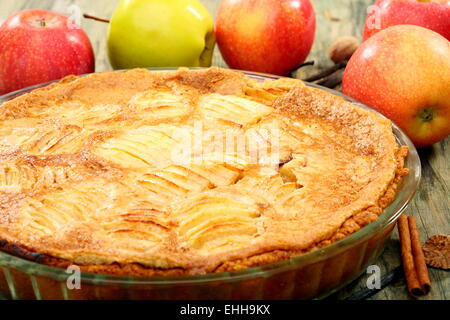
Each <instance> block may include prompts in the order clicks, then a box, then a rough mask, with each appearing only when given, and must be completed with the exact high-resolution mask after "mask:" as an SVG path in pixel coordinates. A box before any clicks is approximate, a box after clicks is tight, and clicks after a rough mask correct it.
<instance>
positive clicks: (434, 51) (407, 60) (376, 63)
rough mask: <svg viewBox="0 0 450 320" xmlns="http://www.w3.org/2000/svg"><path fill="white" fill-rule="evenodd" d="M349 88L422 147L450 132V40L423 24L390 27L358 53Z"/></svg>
mask: <svg viewBox="0 0 450 320" xmlns="http://www.w3.org/2000/svg"><path fill="white" fill-rule="evenodd" d="M343 91H344V93H345V94H347V95H349V96H351V97H353V98H355V99H357V100H360V101H361V102H363V103H365V104H367V105H369V106H372V107H373V108H375V109H377V110H379V111H380V112H382V113H383V114H384V115H386V116H387V117H388V118H390V119H391V120H392V121H394V122H395V123H396V124H397V125H398V126H399V127H400V128H402V129H403V130H404V131H405V132H406V133H407V134H408V136H409V137H410V138H411V140H412V141H413V142H414V143H415V145H416V146H417V147H424V146H429V145H432V144H434V143H436V142H438V141H440V140H442V139H444V138H445V137H446V136H448V135H449V134H450V42H449V41H448V40H447V39H445V38H444V37H443V36H441V35H440V34H438V33H436V32H434V31H431V30H429V29H425V28H422V27H418V26H412V25H399V26H393V27H389V28H387V29H385V30H383V31H381V32H379V33H377V34H376V35H374V36H373V37H371V38H370V39H368V40H367V41H365V42H364V43H363V44H362V45H361V46H360V47H359V48H358V50H357V51H356V52H355V53H354V54H353V56H352V58H351V59H350V61H349V63H348V66H347V68H346V70H345V73H344V78H343Z"/></svg>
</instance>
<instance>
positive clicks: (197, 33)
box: [0, 0, 450, 147]
mask: <svg viewBox="0 0 450 320" xmlns="http://www.w3.org/2000/svg"><path fill="white" fill-rule="evenodd" d="M371 8H372V10H371V11H370V13H369V15H368V16H367V21H366V24H365V29H364V37H363V40H365V41H364V42H363V43H362V45H361V46H359V42H358V40H356V39H355V38H352V37H343V38H340V39H337V41H336V42H335V43H334V44H333V45H332V46H331V48H330V50H329V55H330V58H331V59H332V60H333V61H334V62H335V63H336V64H335V65H334V66H333V67H331V68H329V69H326V70H323V71H322V72H320V73H319V74H317V75H314V76H312V77H309V78H307V79H304V80H306V81H315V82H317V83H319V84H321V85H324V86H328V87H332V88H334V87H336V86H337V85H338V84H340V83H341V82H342V84H343V91H344V93H345V94H347V95H349V96H352V97H354V98H356V99H358V100H360V101H361V102H363V103H365V104H367V105H369V106H371V107H373V108H375V109H377V110H379V111H380V112H382V113H383V114H385V115H386V116H387V117H389V118H390V119H391V120H393V121H394V122H396V123H397V124H398V125H399V126H400V127H401V128H402V129H403V130H404V131H405V132H406V133H407V134H408V135H409V136H410V138H411V139H412V140H413V142H414V143H415V144H416V146H417V147H424V146H428V145H431V144H433V143H436V142H438V141H440V140H442V139H444V138H445V137H446V136H447V135H449V134H450V42H449V39H450V1H449V0H376V1H375V3H374V6H372V7H371ZM147 12H158V13H159V14H157V15H152V17H153V19H148V15H147V14H146V13H147ZM85 17H87V18H93V19H96V20H99V21H103V22H109V31H108V35H107V39H108V55H109V59H110V63H111V66H112V67H113V68H114V69H127V68H134V67H178V66H190V67H198V66H202V67H207V66H210V65H211V62H212V53H213V50H214V46H215V39H217V43H218V46H219V49H220V51H221V53H222V56H223V58H224V60H225V61H226V62H227V64H228V65H229V67H231V68H234V69H241V70H249V71H257V72H266V73H273V74H278V75H281V76H288V75H290V74H291V71H293V70H296V69H297V68H299V67H301V66H303V65H306V64H311V63H313V62H307V63H304V62H305V59H306V58H307V56H308V54H309V52H310V50H311V47H312V45H313V42H314V36H315V31H316V19H315V13H314V10H313V6H312V5H311V2H310V0H222V3H221V5H220V8H219V11H218V14H217V17H216V23H215V26H214V23H213V19H212V17H211V15H210V14H209V13H208V11H207V10H206V9H205V7H204V6H203V5H202V4H201V3H200V1H199V0H120V1H119V4H118V6H117V8H116V10H115V12H114V14H113V16H112V18H111V20H108V19H100V18H95V17H92V16H89V15H85ZM399 25H402V26H399ZM405 25H408V26H405ZM412 25H414V26H412ZM94 69H95V67H94V53H93V50H92V47H91V44H90V42H89V39H88V37H87V35H86V34H85V33H84V32H83V30H82V29H81V28H80V27H79V26H78V25H76V24H75V23H74V22H73V21H71V20H70V19H68V18H67V17H64V16H62V15H59V14H56V13H53V12H48V11H43V10H29V11H24V12H19V13H17V14H15V15H13V16H12V17H10V18H9V19H7V20H6V21H5V22H4V23H3V24H2V25H1V26H0V94H4V93H7V92H11V91H14V90H17V89H21V88H23V87H27V86H30V85H34V84H38V83H42V82H47V81H51V80H55V79H60V78H62V77H64V76H67V75H70V74H75V75H78V74H84V73H90V72H94Z"/></svg>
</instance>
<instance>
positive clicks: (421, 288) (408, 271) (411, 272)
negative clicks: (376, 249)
mask: <svg viewBox="0 0 450 320" xmlns="http://www.w3.org/2000/svg"><path fill="white" fill-rule="evenodd" d="M398 231H399V234H400V245H401V252H402V263H403V270H404V273H405V278H406V283H407V286H408V291H409V292H410V294H411V295H413V296H414V297H420V296H423V295H426V294H428V293H429V292H430V290H431V281H430V278H429V276H428V269H427V266H426V264H425V258H424V255H423V251H422V247H421V245H420V239H419V232H418V229H417V225H416V221H415V219H414V218H413V217H411V216H409V217H408V216H405V215H402V216H400V218H399V220H398Z"/></svg>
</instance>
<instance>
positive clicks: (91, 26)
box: [0, 0, 450, 300]
mask: <svg viewBox="0 0 450 320" xmlns="http://www.w3.org/2000/svg"><path fill="white" fill-rule="evenodd" d="M202 2H203V3H204V4H205V6H206V7H207V8H208V10H209V11H210V12H211V13H212V14H213V15H215V14H216V12H217V8H218V6H219V3H220V0H202ZM116 3H117V0H2V1H0V21H1V20H4V19H6V18H7V17H8V16H9V15H11V14H13V13H15V12H17V11H20V10H24V9H30V8H39V9H47V10H52V11H56V12H59V13H62V14H66V15H71V14H72V13H73V12H74V10H76V9H77V8H80V10H81V12H83V13H89V14H92V15H96V16H99V17H104V18H109V17H111V15H112V13H113V11H114V8H115V5H116ZM312 3H313V5H314V8H315V11H316V16H317V34H316V40H315V43H314V47H313V50H312V52H311V54H310V56H309V58H308V60H315V61H316V65H315V66H314V67H306V68H304V69H302V71H301V72H300V73H299V74H298V75H297V76H298V77H303V76H305V75H308V74H311V73H313V72H317V69H320V68H324V67H326V66H328V65H331V64H332V62H331V61H330V60H329V59H328V57H327V49H328V47H329V45H330V44H331V43H332V41H334V40H335V39H336V38H338V37H339V36H346V35H354V36H356V37H358V38H360V37H361V33H362V26H363V24H364V19H365V16H366V11H367V7H368V6H369V5H370V4H372V3H373V0H312ZM73 5H75V6H76V7H73ZM82 27H83V29H84V30H85V31H86V32H87V34H88V35H89V37H90V39H91V41H92V45H93V47H94V50H95V53H96V57H97V60H96V63H97V67H96V70H97V71H103V70H110V69H111V68H110V65H109V62H108V59H107V55H106V33H107V28H108V26H107V24H105V23H100V22H96V21H92V20H82ZM213 64H214V65H216V66H221V67H226V64H225V63H224V61H223V60H222V58H221V56H220V53H219V51H218V50H217V49H216V51H215V54H214V60H213ZM420 157H421V160H422V169H423V178H422V183H421V187H420V189H419V191H418V193H417V195H416V197H415V199H414V200H413V202H412V204H411V206H410V207H409V209H408V210H407V211H406V214H409V215H413V216H415V217H416V219H417V223H418V226H419V228H420V232H421V240H422V242H424V241H425V240H426V239H427V238H428V237H430V236H432V235H435V234H449V233H450V139H449V138H447V139H446V140H444V141H443V142H441V143H438V144H436V145H434V146H432V147H429V148H425V149H423V150H420ZM376 264H377V265H378V266H379V267H380V268H381V272H382V275H388V274H389V272H391V271H392V270H394V269H395V268H397V267H398V266H400V264H401V261H400V253H399V243H398V235H397V232H396V231H395V233H394V236H393V237H392V238H391V240H390V241H389V242H388V243H387V246H386V250H385V252H384V254H383V255H382V257H381V258H380V259H379V260H378V261H377V263H376ZM430 276H431V279H432V282H433V287H432V291H431V293H430V294H429V295H428V296H427V297H424V298H422V299H446V300H448V299H450V273H449V272H448V271H443V270H437V269H432V268H430ZM367 277H368V275H363V276H361V277H360V279H358V280H357V281H355V282H354V283H352V284H351V285H349V286H348V287H347V288H345V289H343V290H341V291H339V292H338V293H336V294H335V295H333V296H332V297H331V299H345V298H347V297H349V296H351V295H352V294H355V292H356V293H357V292H359V291H360V290H361V289H364V288H366V281H367ZM369 299H411V298H410V297H409V296H408V293H407V291H406V288H405V283H404V280H403V278H402V277H399V279H398V280H397V281H394V282H393V283H391V284H390V285H389V286H387V287H386V288H385V289H383V290H381V291H379V292H377V293H376V294H374V295H372V296H371V297H370V298H369Z"/></svg>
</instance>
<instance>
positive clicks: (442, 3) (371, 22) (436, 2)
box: [364, 0, 450, 41]
mask: <svg viewBox="0 0 450 320" xmlns="http://www.w3.org/2000/svg"><path fill="white" fill-rule="evenodd" d="M398 24H412V25H416V26H421V27H424V28H427V29H431V30H433V31H436V32H437V33H440V34H441V35H443V36H444V37H445V38H447V40H449V41H450V1H449V0H377V1H376V2H375V7H374V9H373V10H371V11H370V13H369V15H368V17H367V20H366V24H365V26H364V40H367V39H368V38H370V37H371V36H373V35H374V34H375V33H377V32H379V31H381V30H383V29H386V28H387V27H390V26H394V25H398Z"/></svg>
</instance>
